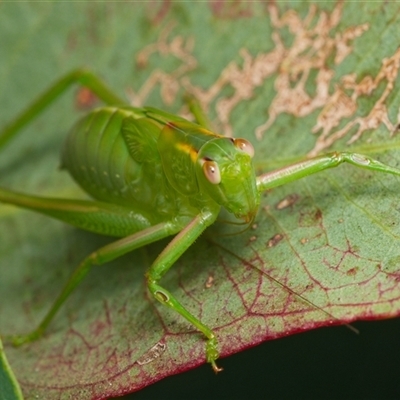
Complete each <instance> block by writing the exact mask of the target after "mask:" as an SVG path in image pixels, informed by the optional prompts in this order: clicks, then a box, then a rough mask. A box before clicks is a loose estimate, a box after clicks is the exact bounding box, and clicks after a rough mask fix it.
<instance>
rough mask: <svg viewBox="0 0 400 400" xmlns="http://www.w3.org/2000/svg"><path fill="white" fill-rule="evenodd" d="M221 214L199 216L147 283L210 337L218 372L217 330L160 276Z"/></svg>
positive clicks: (161, 257)
mask: <svg viewBox="0 0 400 400" xmlns="http://www.w3.org/2000/svg"><path fill="white" fill-rule="evenodd" d="M216 217H217V213H215V214H214V213H210V214H209V215H208V216H202V215H198V216H197V217H195V218H194V219H193V220H192V221H191V222H190V223H189V224H188V225H187V226H186V227H185V228H184V229H183V230H182V231H181V232H179V234H178V235H176V236H175V238H174V239H173V240H172V241H171V242H170V243H169V245H168V246H167V247H166V248H165V249H164V250H163V251H162V252H161V254H160V255H159V256H158V257H157V259H156V260H155V261H154V263H153V264H152V266H151V267H150V269H149V271H148V272H147V274H146V275H147V284H148V288H149V290H150V292H151V293H152V295H153V296H154V297H155V298H156V299H157V300H158V301H159V302H160V303H162V304H164V305H166V306H168V307H170V308H171V309H173V310H174V311H176V312H178V313H179V314H180V315H181V316H182V317H183V318H185V319H186V320H187V321H189V322H190V323H191V324H192V325H194V326H195V327H196V328H197V329H198V330H199V331H200V332H202V333H203V334H204V336H205V337H206V338H207V343H206V360H207V362H209V363H210V364H211V366H212V368H213V370H214V371H215V372H219V371H221V370H222V369H221V368H219V367H218V366H217V364H216V360H217V358H218V357H219V352H218V342H217V338H216V335H215V333H214V332H213V331H212V330H211V329H210V328H209V327H208V326H207V325H205V324H204V323H203V322H201V321H200V320H199V319H198V318H196V317H195V316H194V315H193V314H192V313H191V312H190V311H188V310H187V309H186V308H185V307H184V306H183V305H182V304H181V303H180V302H179V301H178V300H177V299H176V298H175V297H174V296H173V295H172V294H171V293H170V292H169V291H168V290H166V289H165V288H164V287H162V286H161V285H160V284H159V281H160V279H161V278H162V277H163V276H164V274H165V273H166V272H167V271H168V270H169V269H170V268H171V267H172V265H173V264H174V263H175V261H176V260H177V259H178V258H179V257H180V256H181V255H182V254H183V253H184V252H185V251H186V250H187V249H188V248H189V247H190V246H191V245H192V244H193V243H194V241H195V240H196V239H197V238H198V237H199V236H200V234H201V233H202V232H203V231H204V230H205V229H206V227H207V226H209V225H211V224H212V223H213V222H214V221H215V219H216Z"/></svg>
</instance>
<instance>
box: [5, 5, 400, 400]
mask: <svg viewBox="0 0 400 400" xmlns="http://www.w3.org/2000/svg"><path fill="white" fill-rule="evenodd" d="M232 4H233V5H232V6H230V5H229V4H228V3H223V2H213V3H210V5H205V4H200V3H199V4H197V3H194V4H190V5H186V4H185V3H174V4H173V5H172V6H170V7H169V8H168V6H166V7H163V6H162V5H161V4H157V7H153V8H152V6H140V7H139V6H138V5H133V4H129V3H127V4H117V3H111V2H108V3H107V4H99V3H97V4H96V3H90V2H86V3H85V2H83V3H59V4H57V3H42V4H37V3H35V4H29V3H20V4H18V3H15V4H14V3H2V4H1V11H2V13H0V18H1V23H0V34H1V37H2V46H1V47H0V58H1V59H2V63H1V65H0V106H1V110H2V113H1V116H0V118H1V120H0V126H3V125H4V124H5V123H6V122H8V121H9V120H10V119H11V118H12V117H13V116H15V115H16V114H17V113H18V112H19V111H20V110H21V109H22V108H23V107H24V106H25V105H27V104H29V102H30V101H32V100H33V99H34V98H35V96H37V94H39V93H40V92H41V91H42V90H44V88H46V87H47V86H48V85H49V84H50V83H51V82H52V81H54V80H55V79H57V78H59V77H60V76H61V75H62V74H64V73H66V72H68V71H69V70H71V69H72V68H76V67H78V66H82V65H83V66H88V67H90V68H91V69H93V70H94V71H95V72H96V73H98V74H100V75H101V76H103V77H104V78H105V79H106V80H107V82H108V83H109V85H110V86H112V87H114V88H115V90H116V92H118V93H129V96H130V99H131V100H132V102H133V103H134V104H135V105H141V104H143V103H146V104H148V105H151V106H155V107H158V108H162V109H165V110H166V111H169V112H180V111H183V112H184V111H185V110H184V108H181V106H182V102H181V99H182V97H183V95H184V94H185V92H189V93H190V94H191V95H195V96H196V97H197V98H199V99H200V101H201V102H202V104H203V106H204V107H205V108H206V111H207V112H208V114H209V115H210V117H211V119H212V121H213V122H214V124H215V125H216V130H217V131H221V132H223V133H224V134H229V133H232V132H233V131H234V132H235V136H237V137H244V138H247V139H249V140H251V141H252V142H253V144H254V145H255V147H256V153H257V154H256V158H255V162H256V167H257V169H258V170H259V171H267V170H272V169H274V168H278V167H281V166H284V165H287V164H289V163H290V162H294V161H296V160H299V159H301V158H302V157H304V156H305V155H306V154H307V153H310V152H313V153H316V152H318V151H330V150H332V149H340V150H343V149H345V150H348V151H356V152H359V153H366V154H371V155H373V156H374V157H377V158H379V160H381V161H382V162H385V163H387V164H390V165H392V166H396V165H397V166H398V165H399V161H398V160H399V159H400V156H399V139H398V136H396V135H393V136H391V132H390V131H392V130H393V131H394V130H395V128H396V126H397V125H398V123H399V121H398V120H397V118H398V116H397V112H398V109H399V96H398V95H397V92H398V91H397V90H396V87H397V86H396V83H397V82H396V78H397V76H398V66H397V64H398V57H399V55H398V50H397V46H398V43H399V37H398V36H399V33H398V29H397V26H398V21H397V18H398V17H397V15H398V11H399V10H398V5H397V4H386V5H385V6H384V5H383V4H380V3H373V4H370V3H350V2H349V3H346V4H339V5H334V4H328V3H327V4H320V3H318V7H317V6H313V5H310V4H308V3H299V4H298V3H296V4H295V5H294V6H293V7H294V8H290V9H289V6H287V5H286V6H281V5H278V6H273V5H270V6H268V7H267V6H265V5H264V4H261V3H260V4H258V3H232ZM235 4H236V5H235ZM381 7H385V11H386V12H385V13H381ZM285 12H286V13H285ZM371 15H373V16H374V18H375V22H376V23H374V24H372V23H369V22H368V21H370V20H371ZM378 22H379V23H378ZM249 33H251V34H249ZM376 38H380V40H379V41H378V40H377V39H376ZM204 44H207V45H206V46H205V45H204ZM383 44H384V45H383ZM80 94H81V92H76V91H74V92H73V91H71V92H70V93H69V94H68V95H66V96H64V97H63V98H62V99H60V100H58V101H57V102H56V103H55V104H54V105H53V106H52V107H51V108H50V109H49V110H48V111H46V112H45V113H44V114H43V115H42V116H40V117H39V118H38V119H37V120H35V121H34V122H33V123H32V124H31V125H30V126H29V127H27V128H26V129H24V132H23V133H21V135H20V136H19V137H17V138H16V139H15V140H14V141H13V142H12V143H10V145H9V146H8V147H7V148H6V149H5V150H4V152H3V153H2V157H1V159H0V184H1V186H2V187H9V188H13V189H16V190H23V191H26V192H27V193H35V194H40V195H43V196H54V195H57V196H59V197H64V198H79V197H82V196H83V194H82V193H81V192H80V190H79V189H78V188H77V187H76V185H75V184H74V183H73V182H72V180H71V179H70V178H69V177H68V176H67V175H66V173H65V172H62V171H59V170H57V167H58V165H59V159H58V154H59V150H60V148H61V147H62V143H63V140H64V138H65V135H66V133H67V131H68V129H69V127H70V126H71V125H72V123H73V122H74V121H75V120H76V119H77V118H78V116H79V115H80V114H82V111H81V110H77V109H76V108H81V107H82V106H84V105H85V104H86V103H87V102H88V101H87V100H82V97H81V96H80ZM78 95H79V96H78ZM83 99H85V97H84V98H83ZM75 102H77V104H76V103H75ZM78 106H79V107H78ZM266 123H267V124H268V125H269V126H268V128H269V129H268V132H266V131H263V127H264V128H265V125H264V124H266ZM374 123H375V125H374ZM360 128H361V129H360ZM313 130H314V134H312V131H313ZM255 133H257V134H258V138H259V140H258V139H257V138H256V136H255ZM357 133H358V134H359V135H358V136H359V137H357ZM355 135H356V136H355ZM352 139H353V140H354V142H353V143H352V144H351V145H348V144H347V141H348V140H352ZM399 185H400V180H399V179H398V178H396V177H392V176H385V175H383V174H372V173H370V172H367V171H364V170H360V169H355V168H354V167H352V166H348V165H344V166H341V167H340V168H337V169H335V170H331V171H326V172H323V173H321V174H318V175H315V176H312V177H309V178H306V179H303V180H302V181H299V182H295V183H292V184H289V185H285V186H283V187H281V188H277V189H274V190H273V191H271V192H269V193H267V194H266V196H264V197H263V201H262V205H261V207H260V212H259V214H258V216H257V219H256V221H255V226H254V227H252V229H250V230H248V231H246V232H243V233H242V234H240V235H235V236H222V234H223V233H224V232H227V231H229V232H232V231H237V229H236V228H235V227H231V226H229V225H226V224H218V225H216V226H215V227H213V228H212V229H210V230H209V231H208V232H207V234H206V235H204V236H203V237H202V238H200V239H199V240H198V241H196V244H195V245H194V246H192V248H191V249H190V250H189V251H188V252H186V253H185V254H184V255H183V256H182V257H181V259H180V260H178V262H177V263H176V266H174V268H172V269H171V271H170V272H169V273H168V274H167V275H166V277H165V279H163V283H164V285H165V286H166V287H167V288H168V289H169V290H171V291H172V292H173V293H174V294H175V295H176V296H177V298H178V299H180V300H182V302H183V303H184V304H185V305H186V306H187V307H188V309H189V310H191V311H192V312H193V313H194V315H196V316H199V317H200V318H201V319H202V321H203V322H204V323H206V324H207V325H208V326H210V327H212V328H213V329H214V330H215V332H216V334H217V336H218V339H219V342H220V349H221V355H222V356H226V355H228V354H232V353H234V352H237V351H240V350H242V349H244V348H247V347H250V346H254V345H256V344H258V343H260V342H262V341H265V340H269V339H273V338H276V337H280V336H283V335H287V334H290V333H295V332H299V331H303V330H307V329H311V328H315V327H318V326H323V325H331V324H338V323H344V322H351V321H354V320H356V319H380V318H387V317H394V316H398V315H399V304H400V302H399V294H400V289H399V260H400V253H399V246H398V237H399V229H400V228H399V226H398V222H397V221H398V220H399V216H398V207H397V204H398V201H397V200H398V195H397V194H398V190H399V189H398V188H399ZM0 232H1V233H0V235H1V236H0V237H1V241H0V268H1V270H0V274H1V279H0V285H1V286H0V293H1V300H2V301H0V331H1V333H2V335H3V334H4V335H7V334H15V333H20V332H21V333H22V332H27V331H29V330H30V329H32V328H33V327H34V326H36V324H37V323H38V322H39V321H40V319H41V318H42V316H43V315H44V314H45V312H46V311H47V310H48V309H49V307H50V305H51V304H52V302H53V301H54V299H55V297H56V296H57V294H58V293H59V291H60V289H61V287H62V285H63V284H64V283H65V281H66V280H67V278H68V276H69V275H70V274H71V272H72V271H73V270H74V268H75V267H76V266H77V264H78V263H79V261H80V260H82V259H83V258H84V257H85V256H86V255H87V254H89V253H90V252H91V251H93V250H95V249H96V248H98V247H100V246H102V245H103V244H105V243H108V242H110V241H111V240H112V239H110V238H103V237H98V236H95V235H92V234H89V233H86V232H82V231H78V230H76V229H74V228H72V227H69V226H67V225H65V224H62V223H59V222H57V221H53V220H50V219H47V218H45V217H43V216H40V215H36V214H33V213H29V212H27V211H23V210H19V209H16V208H13V207H10V206H7V205H0ZM167 243H168V241H163V242H160V243H157V244H155V245H152V246H148V247H146V248H144V249H141V250H139V251H136V252H134V253H133V254H131V255H128V256H126V257H124V258H122V259H120V260H118V261H117V262H114V263H111V264H109V265H105V266H101V267H97V268H94V269H93V270H92V271H91V272H90V274H89V276H88V277H87V279H86V280H85V281H84V282H83V283H82V284H81V285H80V287H79V288H78V289H77V290H76V291H75V292H74V293H73V294H72V295H71V297H70V298H69V299H68V301H67V302H66V304H65V306H63V308H62V309H61V310H60V312H59V313H58V314H57V316H56V318H55V319H54V321H53V322H52V324H51V325H50V327H49V329H48V331H47V332H46V335H45V336H44V337H43V338H42V339H40V340H38V341H37V342H35V343H32V344H29V345H27V346H23V347H20V348H13V347H11V346H6V348H5V351H6V354H7V357H8V359H9V361H10V364H11V366H12V368H13V370H14V371H15V374H16V376H17V379H18V380H19V382H20V384H21V386H22V389H23V391H24V394H25V396H26V398H28V399H29V398H34V397H35V396H37V397H38V398H44V397H45V398H46V399H53V398H60V397H63V398H80V399H86V398H87V399H89V398H107V397H110V396H116V395H121V394H123V393H127V392H130V391H134V390H138V389H140V388H142V387H144V386H146V385H149V384H150V383H152V382H155V381H157V380H159V379H161V378H163V377H165V376H168V375H171V374H175V373H178V372H181V371H184V370H187V369H190V368H193V367H195V366H197V365H200V364H202V363H204V361H205V360H204V340H203V338H202V336H201V335H200V334H199V333H198V332H197V331H195V330H194V329H193V327H192V326H190V325H189V324H187V323H186V322H185V321H184V320H182V319H181V318H180V317H179V316H178V315H176V314H175V313H173V312H172V311H170V310H166V309H164V308H163V307H162V306H161V305H158V304H155V302H154V301H153V300H152V299H151V298H150V296H149V294H148V293H147V290H146V287H145V283H144V277H143V275H144V272H145V270H146V268H148V267H149V265H150V264H151V262H152V260H154V258H155V257H156V255H157V254H158V253H159V252H160V251H161V250H162V249H163V248H164V247H165V246H166V244H167ZM274 279H275V280H276V281H278V282H280V283H281V284H282V285H284V287H282V286H280V285H279V284H278V283H277V282H276V281H274ZM300 296H301V297H300ZM5 299H6V301H5ZM304 299H306V300H307V301H305V300H304ZM332 316H334V318H333V317H332ZM220 363H221V365H223V360H222V361H221V362H220ZM210 374H211V372H210Z"/></svg>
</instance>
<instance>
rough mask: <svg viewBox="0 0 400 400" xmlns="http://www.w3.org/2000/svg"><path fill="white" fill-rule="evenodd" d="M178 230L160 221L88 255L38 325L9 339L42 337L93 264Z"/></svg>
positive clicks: (22, 340)
mask: <svg viewBox="0 0 400 400" xmlns="http://www.w3.org/2000/svg"><path fill="white" fill-rule="evenodd" d="M177 230H178V228H177V227H176V226H175V225H173V224H171V223H168V222H166V223H160V224H158V225H155V226H152V227H150V228H147V229H145V230H143V231H141V232H137V233H135V234H133V235H130V236H128V237H125V238H123V239H119V240H117V241H115V242H113V243H110V244H108V245H106V246H103V247H101V248H100V249H98V250H96V251H94V252H93V253H91V254H90V255H89V256H88V257H86V258H85V259H84V260H83V261H82V262H81V264H80V265H79V266H78V267H77V268H76V270H75V271H74V272H73V274H72V276H71V277H70V278H69V280H68V282H67V283H66V285H65V286H64V288H63V290H62V291H61V293H60V294H59V296H58V297H57V299H56V300H55V302H54V303H53V306H52V307H51V308H50V310H49V311H48V313H47V314H46V315H45V317H44V318H43V320H42V322H41V323H40V324H39V325H38V327H37V328H36V329H35V330H33V331H32V332H30V333H29V334H27V335H17V336H11V337H8V338H7V339H9V340H11V341H12V343H13V344H14V345H16V346H18V345H21V344H24V343H28V342H31V341H34V340H36V339H38V338H40V337H41V336H42V335H43V333H44V331H45V329H46V328H47V326H48V325H49V323H50V322H51V320H52V319H53V317H54V315H55V314H56V313H57V311H58V310H59V308H60V307H61V305H62V304H63V303H64V302H65V300H66V299H67V298H68V296H69V295H70V294H71V292H72V291H73V290H74V289H75V288H76V287H77V286H78V284H79V283H80V282H81V281H82V279H83V278H84V277H85V276H86V275H87V273H88V272H89V270H90V268H91V267H92V266H93V265H101V264H104V263H107V262H109V261H112V260H115V259H116V258H118V257H121V256H122V255H124V254H126V253H129V252H131V251H133V250H135V249H137V248H139V247H142V246H145V245H147V244H149V243H153V242H155V241H157V240H160V239H162V238H165V237H166V236H169V235H171V234H174V233H176V231H177Z"/></svg>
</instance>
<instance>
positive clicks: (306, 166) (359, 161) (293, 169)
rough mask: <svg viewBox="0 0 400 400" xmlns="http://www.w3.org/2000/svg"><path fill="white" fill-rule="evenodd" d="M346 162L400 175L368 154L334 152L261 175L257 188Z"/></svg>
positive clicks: (278, 184) (290, 180)
mask: <svg viewBox="0 0 400 400" xmlns="http://www.w3.org/2000/svg"><path fill="white" fill-rule="evenodd" d="M344 162H346V163H349V164H352V165H355V166H356V167H360V168H365V169H369V170H373V171H379V172H384V173H387V174H393V175H399V176H400V169H397V168H394V167H391V166H389V165H386V164H383V163H381V162H379V161H378V160H375V159H373V158H371V157H368V156H366V155H363V154H357V153H347V152H334V153H330V154H326V155H322V156H318V157H315V158H311V159H309V160H304V161H300V162H298V163H295V164H292V165H289V166H287V167H284V168H280V169H278V170H275V171H271V172H267V173H265V174H263V175H260V176H259V177H257V188H258V191H260V192H262V191H264V190H268V189H271V188H273V187H276V186H280V185H284V184H286V183H289V182H293V181H296V180H297V179H301V178H304V177H306V176H308V175H311V174H315V173H317V172H320V171H323V170H325V169H328V168H334V167H337V166H338V165H340V164H342V163H344Z"/></svg>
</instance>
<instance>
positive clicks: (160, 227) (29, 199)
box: [0, 70, 400, 372]
mask: <svg viewBox="0 0 400 400" xmlns="http://www.w3.org/2000/svg"><path fill="white" fill-rule="evenodd" d="M74 83H78V84H80V85H82V86H84V87H86V88H88V89H89V90H90V91H92V92H93V93H94V94H95V95H96V96H97V97H98V98H99V99H101V100H102V101H103V102H104V103H105V105H104V106H103V107H100V108H97V109H95V110H93V111H91V112H89V113H88V114H87V115H86V116H84V117H83V118H82V119H81V120H80V121H78V122H77V123H76V125H75V126H74V127H73V129H72V130H71V132H70V133H69V135H68V137H67V139H66V142H65V146H64V149H63V151H62V157H61V163H62V167H63V168H65V169H67V170H68V171H69V173H70V174H71V175H72V177H73V178H74V180H75V181H76V182H77V183H78V184H79V185H80V186H81V188H82V189H83V190H85V191H86V192H87V193H88V194H89V195H90V196H91V197H92V198H93V201H91V200H87V201H86V200H66V199H56V198H44V197H38V196H31V195H26V194H22V193H17V192H14V191H11V190H8V189H4V188H0V202H4V203H9V204H13V205H16V206H18V207H23V208H26V209H29V210H33V211H36V212H40V213H43V214H45V215H48V216H50V217H53V218H56V219H59V220H61V221H64V222H67V223H69V224H72V225H74V226H76V227H78V228H82V229H86V230H89V231H92V232H96V233H99V234H104V235H110V236H115V237H117V238H118V239H116V241H114V242H112V243H111V244H108V245H105V246H104V247H101V248H100V249H98V250H97V251H94V252H93V253H91V254H90V255H88V256H87V258H85V259H84V260H83V261H82V262H81V264H80V265H78V266H77V268H76V270H75V271H74V273H73V274H72V276H71V277H70V279H69V280H68V281H67V283H66V285H65V287H64V288H63V289H62V290H61V293H60V294H59V296H58V297H57V298H56V299H55V301H54V304H53V305H52V306H51V307H50V309H49V311H48V313H47V314H46V315H45V317H44V319H43V320H42V321H41V323H40V324H39V325H38V326H37V327H36V329H34V330H33V331H31V332H30V333H28V334H26V335H16V336H13V337H12V338H11V340H12V342H13V343H14V344H15V345H21V344H23V343H28V342H31V341H33V340H36V339H39V338H40V337H41V336H42V335H43V333H44V332H45V330H46V328H47V327H48V325H49V324H50V322H51V320H52V319H53V317H54V315H55V314H56V313H57V312H58V310H59V308H60V307H61V305H62V304H63V303H64V301H65V300H66V299H67V298H68V296H69V295H70V294H71V292H72V291H73V290H74V289H75V288H76V287H77V285H78V284H79V283H80V281H81V280H82V279H83V278H84V276H85V275H86V274H87V273H88V271H89V270H90V268H91V267H92V266H93V265H100V264H104V263H107V262H109V261H111V260H114V259H116V258H118V257H120V256H122V255H124V254H127V253H129V252H132V251H133V250H135V249H137V248H139V247H142V246H145V245H147V244H150V243H152V242H155V241H158V240H160V239H163V238H166V237H168V236H172V235H174V237H173V238H172V240H171V241H170V242H169V244H168V245H167V246H166V247H165V248H164V250H163V251H162V252H161V253H160V254H159V255H158V257H157V258H156V259H155V261H154V262H153V263H152V265H151V266H150V268H149V269H148V271H147V273H146V280H147V286H148V289H149V291H150V293H151V294H152V295H153V296H154V297H155V299H157V300H158V301H159V302H161V303H162V304H164V305H166V306H168V307H170V308H172V309H173V310H175V311H176V312H177V313H179V314H180V315H181V316H182V317H183V318H185V319H186V320H187V321H189V322H190V323H191V324H192V325H193V326H194V327H195V328H197V329H198V330H199V331H200V332H202V334H203V335H204V336H205V338H206V343H205V359H206V361H207V362H209V363H210V364H211V365H212V368H213V369H214V371H215V372H218V371H220V370H221V369H220V368H219V367H218V366H217V364H216V360H217V358H218V356H219V352H218V343H217V337H216V335H215V333H214V332H213V330H212V329H211V328H210V327H208V326H207V325H205V324H204V323H203V322H202V321H200V320H199V319H198V318H196V316H194V315H193V314H192V313H191V312H190V311H189V310H188V309H186V308H185V306H184V300H183V301H182V303H181V302H180V301H178V300H177V299H176V298H175V296H174V295H173V294H172V293H170V292H169V291H168V290H166V289H165V288H164V287H163V286H162V285H161V283H160V280H161V278H162V277H163V276H164V274H166V273H167V272H168V270H169V269H170V268H171V267H172V266H173V265H174V263H175V261H176V260H177V259H178V258H179V257H180V256H181V255H182V254H183V253H184V252H185V251H186V250H187V249H188V248H189V247H190V246H191V245H192V244H193V243H194V242H195V240H196V239H197V238H198V237H199V236H200V235H201V234H202V232H203V231H204V230H205V229H206V228H207V227H208V226H210V225H211V224H213V223H214V222H215V220H216V219H217V217H218V215H219V212H220V210H221V208H224V209H226V210H227V211H228V212H229V213H231V214H232V215H233V216H234V217H236V218H237V219H239V220H241V221H242V222H244V223H248V224H249V223H251V221H253V219H254V218H255V216H256V213H257V211H258V208H259V205H260V196H261V194H262V193H263V192H264V191H266V190H269V189H271V188H275V187H277V186H280V185H283V184H286V183H289V182H293V181H295V180H297V179H300V178H304V177H306V176H308V175H310V174H314V173H316V172H320V171H323V170H326V169H328V168H333V167H336V166H338V165H339V164H341V163H343V162H346V163H350V164H353V165H355V166H357V167H361V168H366V169H369V170H373V171H381V172H385V173H389V174H394V175H399V176H400V170H399V169H396V168H393V167H390V166H388V165H385V164H382V163H381V162H379V161H377V160H374V159H372V158H370V157H367V156H365V155H361V154H356V153H349V152H334V153H331V154H327V155H322V156H318V157H315V158H312V159H305V160H304V161H301V162H298V163H295V164H292V165H289V166H286V167H283V168H281V169H279V170H276V171H272V172H267V173H264V174H262V175H260V176H256V174H255V170H254V167H253V164H252V158H253V154H254V149H253V146H252V145H251V144H250V142H248V141H247V140H245V139H234V138H228V137H224V136H223V135H219V134H215V133H213V132H212V131H211V130H210V129H209V127H208V126H206V125H207V124H206V123H205V121H206V119H205V118H203V117H202V115H201V114H200V112H199V111H197V112H195V113H194V114H195V117H196V120H197V122H189V121H187V120H185V119H183V118H181V117H178V116H175V115H172V114H169V113H166V112H163V111H160V110H158V109H155V108H151V107H143V108H136V107H131V106H129V105H127V104H125V102H124V101H123V100H122V99H120V98H119V96H117V95H115V94H114V93H113V92H112V91H111V90H110V89H109V88H107V86H106V85H105V84H104V83H103V82H102V81H101V80H100V79H99V78H97V77H96V76H95V75H94V74H93V73H91V72H90V71H87V70H76V71H72V72H71V73H69V74H68V75H66V76H65V77H63V78H62V79H60V80H59V81H57V82H56V83H55V84H53V85H52V86H51V87H50V88H49V89H48V90H46V91H45V92H44V93H43V94H42V95H41V96H40V97H38V99H37V100H36V101H35V102H34V103H32V104H31V105H30V106H29V107H28V108H27V109H26V110H25V111H24V112H22V113H21V114H20V115H19V116H18V117H17V118H15V119H14V120H13V121H12V122H11V123H10V124H8V125H7V126H6V127H5V128H4V129H3V130H2V131H1V132H0V147H3V146H5V145H6V143H7V142H8V141H9V140H11V139H12V138H13V137H14V136H15V135H16V134H17V133H18V132H19V131H21V128H23V127H24V126H25V125H26V124H28V123H29V122H30V121H31V120H32V119H33V118H34V117H35V116H37V115H38V114H39V113H40V112H42V111H43V109H45V108H46V107H47V106H48V105H49V104H50V103H52V102H53V100H54V99H56V98H57V97H58V96H59V95H61V94H62V93H63V92H64V91H65V90H66V89H67V88H68V87H69V86H71V85H72V84H74Z"/></svg>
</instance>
